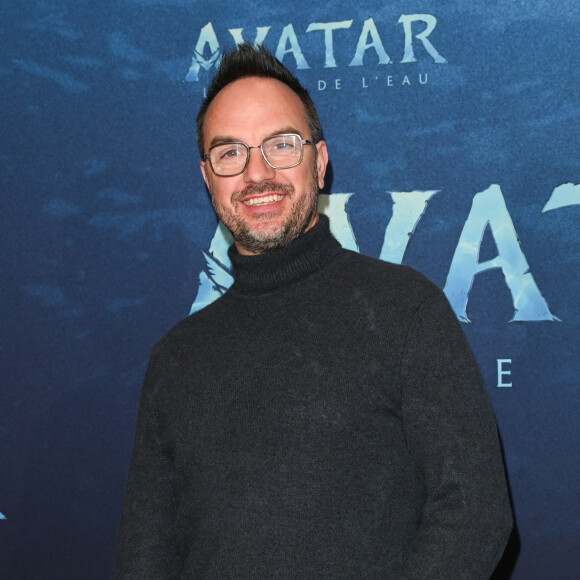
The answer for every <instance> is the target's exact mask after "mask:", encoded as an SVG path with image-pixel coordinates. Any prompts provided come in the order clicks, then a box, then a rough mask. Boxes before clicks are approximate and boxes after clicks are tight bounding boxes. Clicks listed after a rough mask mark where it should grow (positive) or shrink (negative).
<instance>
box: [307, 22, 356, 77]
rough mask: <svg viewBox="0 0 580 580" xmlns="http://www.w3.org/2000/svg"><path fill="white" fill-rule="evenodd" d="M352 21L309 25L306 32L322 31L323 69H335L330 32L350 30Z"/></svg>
mask: <svg viewBox="0 0 580 580" xmlns="http://www.w3.org/2000/svg"><path fill="white" fill-rule="evenodd" d="M351 24H352V20H342V21H341V22H313V23H312V24H309V26H308V28H307V29H306V32H313V31H315V30H324V47H325V59H324V66H325V68H334V67H336V60H335V59H334V46H333V41H332V40H333V38H332V32H333V31H334V30H339V29H341V28H350V25H351Z"/></svg>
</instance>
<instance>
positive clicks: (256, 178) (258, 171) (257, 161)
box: [244, 147, 276, 183]
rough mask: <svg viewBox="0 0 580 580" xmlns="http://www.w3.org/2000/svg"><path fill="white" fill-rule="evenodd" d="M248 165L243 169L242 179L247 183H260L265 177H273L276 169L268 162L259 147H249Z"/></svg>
mask: <svg viewBox="0 0 580 580" xmlns="http://www.w3.org/2000/svg"><path fill="white" fill-rule="evenodd" d="M249 156H250V158H249V159H248V165H247V166H246V170H245V171H244V179H245V181H247V182H249V183H261V182H262V181H264V180H266V179H273V177H274V175H275V174H276V170H275V169H274V168H273V167H272V166H271V165H269V164H268V162H267V161H266V159H264V156H263V155H262V150H261V149H260V147H251V148H250V153H249Z"/></svg>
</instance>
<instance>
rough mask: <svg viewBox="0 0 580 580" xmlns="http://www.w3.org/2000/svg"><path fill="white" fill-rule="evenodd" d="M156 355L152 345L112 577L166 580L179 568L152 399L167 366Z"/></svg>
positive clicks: (169, 474)
mask: <svg viewBox="0 0 580 580" xmlns="http://www.w3.org/2000/svg"><path fill="white" fill-rule="evenodd" d="M157 351H159V348H157ZM158 355H159V352H157V355H156V353H155V350H154V352H153V353H152V355H151V359H150V361H149V366H148V369H147V373H146V376H145V381H144V384H143V390H142V394H141V402H140V406H139V413H138V418H137V429H136V435H135V442H134V446H133V455H132V459H131V467H130V470H129V476H128V481H127V489H126V494H125V500H124V503H123V511H122V516H121V523H120V527H119V533H118V540H117V552H116V557H115V566H114V571H113V579H114V580H121V579H123V580H130V579H139V580H159V579H160V578H163V579H164V580H170V579H172V578H178V577H179V574H180V571H181V562H180V559H179V556H178V553H177V549H176V546H175V541H174V529H175V520H176V511H177V507H176V496H175V493H174V469H173V462H172V461H171V457H170V454H169V451H168V450H167V449H165V448H164V445H163V442H162V438H161V432H160V426H159V415H158V409H157V404H158V401H157V399H156V395H157V393H158V392H159V390H160V387H161V385H162V384H163V381H164V375H167V371H166V370H164V368H165V367H166V365H165V364H163V363H161V362H160V360H159V359H160V358H162V357H159V356H158Z"/></svg>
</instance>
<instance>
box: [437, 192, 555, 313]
mask: <svg viewBox="0 0 580 580" xmlns="http://www.w3.org/2000/svg"><path fill="white" fill-rule="evenodd" d="M488 226H489V229H490V231H491V234H492V235H493V238H494V240H495V245H496V247H497V250H498V255H497V256H496V257H495V258H494V259H493V260H488V261H486V262H479V261H478V258H479V251H480V247H481V242H482V240H483V236H484V234H485V231H486V229H487V227H488ZM491 268H500V269H501V271H502V273H503V275H504V279H505V282H506V284H507V286H508V288H509V290H510V292H511V295H512V300H513V305H514V309H515V312H514V317H513V319H512V322H513V321H524V320H558V319H557V318H556V317H555V316H554V315H553V314H552V313H551V312H550V309H549V308H548V305H547V304H546V301H545V300H544V297H543V296H542V294H541V293H540V290H539V289H538V286H537V285H536V282H535V280H534V277H533V276H532V273H531V272H530V267H529V265H528V262H527V260H526V257H525V256H524V253H523V251H522V248H521V246H520V243H519V240H518V235H517V233H516V230H515V228H514V224H513V222H512V219H511V217H510V214H509V212H508V210H507V207H506V204H505V200H504V198H503V194H502V191H501V189H500V187H499V185H491V186H490V187H489V188H488V189H486V190H485V191H482V192H480V193H477V194H475V196H474V198H473V202H472V206H471V211H470V212H469V215H468V217H467V220H466V221H465V224H464V226H463V231H462V232H461V236H460V238H459V243H458V244H457V248H456V250H455V254H454V256H453V260H452V261H451V267H450V268H449V274H448V275H447V282H446V283H445V288H444V292H445V294H446V295H447V298H448V299H449V302H450V303H451V305H452V306H453V309H454V310H455V313H456V314H457V316H458V318H459V319H460V320H462V321H463V322H470V321H469V318H468V317H467V312H466V309H467V300H468V297H469V292H470V290H471V287H472V285H473V281H474V279H475V276H477V275H478V274H480V273H481V272H483V271H485V270H489V269H491Z"/></svg>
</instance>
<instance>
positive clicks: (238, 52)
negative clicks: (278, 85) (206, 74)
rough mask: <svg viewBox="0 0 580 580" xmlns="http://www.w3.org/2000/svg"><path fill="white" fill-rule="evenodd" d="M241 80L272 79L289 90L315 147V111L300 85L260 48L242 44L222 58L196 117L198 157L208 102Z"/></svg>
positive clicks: (318, 132) (318, 128)
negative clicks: (297, 101) (297, 100)
mask: <svg viewBox="0 0 580 580" xmlns="http://www.w3.org/2000/svg"><path fill="white" fill-rule="evenodd" d="M245 77H262V78H271V79H276V80H278V81H280V82H282V83H284V84H285V85H287V86H288V87H290V88H291V89H292V90H293V91H294V92H295V93H296V94H297V95H298V97H299V98H300V100H301V101H302V104H303V105H304V112H305V114H306V122H307V123H308V128H309V129H310V132H311V133H312V140H313V141H314V143H318V142H319V141H320V140H321V139H322V126H321V125H320V119H319V118H318V113H317V112H316V107H315V106H314V102H313V101H312V99H311V98H310V95H309V94H308V91H307V90H306V89H305V88H304V87H303V86H302V85H301V84H300V81H299V80H298V79H297V78H296V77H295V76H294V75H293V74H292V73H291V72H290V71H289V70H288V69H287V68H286V67H285V66H284V65H283V64H282V63H281V62H280V61H279V60H278V59H277V58H276V57H275V56H274V55H273V54H272V53H271V52H270V51H269V50H268V49H267V48H266V47H265V46H264V45H260V47H259V48H254V47H253V46H252V45H251V44H249V43H248V42H244V43H243V44H240V45H238V47H237V48H235V49H234V50H232V51H231V52H228V53H225V54H224V55H223V57H222V61H221V63H220V65H219V68H218V70H217V72H216V74H215V76H214V77H213V79H212V80H211V83H210V85H209V88H208V89H207V94H206V97H205V99H204V100H203V102H202V104H201V107H200V109H199V113H198V114H197V122H196V135H197V146H198V148H199V154H200V155H203V153H204V151H203V124H204V121H205V115H206V113H207V110H208V108H209V106H210V104H211V102H212V101H213V100H214V99H215V97H216V95H217V94H218V93H219V92H220V91H221V90H222V89H223V88H224V87H225V86H226V85H228V84H230V83H232V82H234V81H237V80H238V79H242V78H245Z"/></svg>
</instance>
